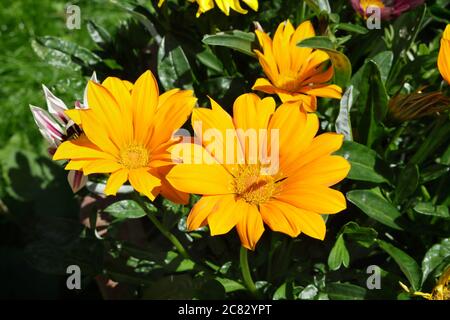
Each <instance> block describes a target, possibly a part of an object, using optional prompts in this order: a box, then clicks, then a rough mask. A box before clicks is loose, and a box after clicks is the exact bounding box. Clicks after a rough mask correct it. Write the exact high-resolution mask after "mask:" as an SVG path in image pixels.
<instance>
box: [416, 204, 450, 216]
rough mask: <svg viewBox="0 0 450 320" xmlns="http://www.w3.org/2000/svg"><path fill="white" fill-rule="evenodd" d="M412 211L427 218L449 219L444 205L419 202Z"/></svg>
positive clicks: (449, 214)
mask: <svg viewBox="0 0 450 320" xmlns="http://www.w3.org/2000/svg"><path fill="white" fill-rule="evenodd" d="M414 211H416V212H418V213H420V214H424V215H427V216H434V217H440V218H447V219H448V218H450V213H449V210H448V207H447V206H445V205H434V204H433V203H431V202H419V203H418V204H416V205H415V206H414Z"/></svg>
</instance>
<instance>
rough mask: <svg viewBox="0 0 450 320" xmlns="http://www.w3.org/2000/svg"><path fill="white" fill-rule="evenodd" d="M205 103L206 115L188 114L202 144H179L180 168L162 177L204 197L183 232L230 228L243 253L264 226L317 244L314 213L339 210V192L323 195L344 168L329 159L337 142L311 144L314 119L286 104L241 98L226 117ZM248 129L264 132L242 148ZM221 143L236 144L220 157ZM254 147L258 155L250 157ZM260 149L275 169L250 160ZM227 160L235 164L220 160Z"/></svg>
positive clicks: (325, 137)
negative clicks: (206, 227)
mask: <svg viewBox="0 0 450 320" xmlns="http://www.w3.org/2000/svg"><path fill="white" fill-rule="evenodd" d="M211 104H212V109H207V108H196V109H194V111H193V113H192V119H191V120H192V125H193V128H194V131H195V134H196V136H197V137H202V140H203V141H202V145H200V144H195V143H186V144H184V149H183V154H182V156H180V159H181V160H182V161H183V163H181V164H177V165H176V166H174V167H173V168H172V169H171V171H170V172H169V173H168V175H167V180H168V181H169V182H170V183H171V184H172V185H173V186H174V187H175V188H177V189H178V190H180V191H184V192H189V193H194V194H200V195H203V197H202V198H201V199H200V200H199V201H198V202H197V203H196V204H195V206H194V207H193V208H192V210H191V212H190V214H189V217H188V219H187V225H188V228H189V230H195V229H198V228H199V227H200V226H203V225H206V224H208V225H209V228H210V230H211V235H220V234H225V233H228V232H229V231H230V230H231V229H232V228H233V227H235V226H236V229H237V232H238V234H239V237H240V239H241V242H242V245H243V246H244V247H246V248H248V249H254V248H255V246H256V244H257V242H258V240H259V239H260V237H261V235H262V233H263V231H264V223H265V224H266V225H267V226H268V227H269V228H270V229H272V230H274V231H279V232H283V233H285V234H288V235H290V236H292V237H296V236H298V235H299V234H300V233H301V232H303V233H305V234H306V235H308V236H311V237H313V238H317V239H324V237H325V231H326V227H325V223H324V220H323V219H322V217H321V214H332V213H337V212H340V211H342V210H344V209H345V208H346V201H345V198H344V196H343V195H342V193H341V192H339V191H336V190H333V189H331V188H330V186H332V185H334V184H336V183H338V182H339V181H341V180H342V179H344V177H346V175H347V174H348V171H349V169H350V165H349V163H348V162H347V161H346V160H345V159H344V158H342V157H340V156H336V155H332V153H333V152H335V151H336V150H338V149H339V148H340V147H341V145H342V141H343V137H342V135H338V134H335V133H324V134H321V135H319V136H317V137H315V135H316V133H317V130H318V128H319V120H318V118H317V116H316V115H315V114H313V113H309V114H307V113H305V112H302V111H301V110H300V108H292V106H291V105H289V104H283V105H281V106H280V107H279V108H278V109H277V110H276V111H275V101H274V99H273V98H270V97H269V98H265V99H262V100H261V99H260V98H259V97H258V96H257V95H255V94H244V95H241V96H240V97H238V98H237V99H236V101H235V103H234V107H233V118H232V117H231V116H230V115H229V114H228V113H226V112H225V111H224V110H223V109H222V108H221V107H220V106H219V105H218V104H217V103H216V102H214V101H213V100H211ZM211 129H213V130H215V131H216V133H220V134H219V135H217V134H216V135H215V138H214V139H211V140H212V141H209V142H208V141H207V140H206V139H205V138H204V137H205V136H206V133H207V132H208V130H211ZM249 130H250V132H251V130H257V131H258V133H261V132H262V133H263V134H262V135H256V136H257V137H258V138H257V139H258V141H257V142H256V143H255V141H253V143H251V142H250V143H248V140H247V136H246V135H244V134H243V133H244V132H249ZM230 133H231V134H230ZM264 133H265V134H264ZM272 136H278V139H272ZM220 137H228V138H227V139H229V138H236V139H233V141H236V143H235V144H230V143H229V142H230V141H229V140H228V141H226V143H224V144H223V146H225V147H224V152H221V151H222V150H221V149H220V148H218V147H217V145H220V143H219V144H217V142H223V141H221V140H224V139H221V138H220ZM179 146H181V145H179ZM243 146H244V147H243ZM255 146H256V148H257V149H258V150H257V152H256V153H255V152H253V153H251V152H250V150H251V148H252V147H253V148H255ZM277 147H278V148H277ZM235 148H237V149H238V151H237V152H236V150H235ZM263 148H266V149H267V150H269V151H270V152H269V153H270V155H272V154H273V153H274V152H275V149H276V150H277V151H278V155H279V156H278V157H277V159H276V160H277V170H267V169H268V167H267V162H266V161H265V157H263V156H259V157H256V158H255V157H254V155H255V154H257V155H262V154H264V153H263V152H261V151H262V150H263ZM230 154H232V155H233V156H230V157H229V158H232V159H234V162H233V161H231V162H230V161H227V160H226V159H225V158H226V157H228V156H229V155H230ZM250 154H253V156H251V155H250ZM239 155H241V156H239ZM194 158H195V159H194ZM199 159H200V160H202V161H203V162H202V163H199V161H198V160H199ZM263 160H264V161H263ZM272 168H273V167H272Z"/></svg>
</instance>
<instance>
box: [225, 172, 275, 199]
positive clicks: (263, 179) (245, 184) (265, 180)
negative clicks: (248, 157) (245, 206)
mask: <svg viewBox="0 0 450 320" xmlns="http://www.w3.org/2000/svg"><path fill="white" fill-rule="evenodd" d="M260 168H261V167H260V166H259V165H244V166H241V167H239V168H238V169H237V172H236V175H235V178H234V185H233V187H234V192H235V193H236V194H237V195H238V197H239V198H241V199H243V200H245V201H246V202H247V203H249V204H254V205H259V204H261V203H264V202H266V201H267V200H269V199H270V197H272V195H273V194H274V193H275V191H276V190H277V181H276V179H275V178H274V176H271V175H263V174H262V172H261V170H260Z"/></svg>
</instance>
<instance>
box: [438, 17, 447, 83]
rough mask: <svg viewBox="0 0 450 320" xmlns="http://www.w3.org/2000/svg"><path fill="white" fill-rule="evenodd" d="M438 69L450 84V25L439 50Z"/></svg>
mask: <svg viewBox="0 0 450 320" xmlns="http://www.w3.org/2000/svg"><path fill="white" fill-rule="evenodd" d="M438 68H439V71H440V72H441V75H442V77H443V78H444V79H445V81H447V83H449V84H450V24H449V25H447V27H446V28H445V31H444V34H443V36H442V39H441V49H440V50H439V57H438Z"/></svg>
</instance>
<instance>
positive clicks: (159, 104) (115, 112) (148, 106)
mask: <svg viewBox="0 0 450 320" xmlns="http://www.w3.org/2000/svg"><path fill="white" fill-rule="evenodd" d="M87 99H88V105H89V109H85V110H71V111H70V112H67V113H68V115H69V117H70V118H71V119H72V120H73V121H74V122H76V123H78V124H80V125H81V126H82V128H83V131H84V136H82V137H81V138H79V139H77V140H72V141H66V142H64V143H62V144H61V145H60V146H59V147H58V149H57V151H56V153H55V155H54V157H53V159H54V160H62V159H65V160H70V162H69V163H68V164H67V166H66V169H67V170H83V172H84V174H85V175H89V174H93V173H111V176H110V177H109V179H108V182H107V184H106V189H105V193H106V194H107V195H115V194H116V192H117V190H118V189H119V187H120V186H122V185H123V184H124V183H125V182H127V181H129V182H130V184H131V185H132V186H133V187H134V188H135V190H137V191H138V192H141V193H143V194H145V195H146V196H147V197H148V198H150V199H151V200H153V199H154V198H155V197H156V196H157V195H158V194H159V193H162V194H163V195H164V196H165V197H167V198H169V199H170V200H172V201H175V202H178V203H186V202H187V201H188V196H187V195H186V194H183V193H181V192H179V191H177V190H175V189H173V188H172V187H171V186H170V184H169V183H167V181H166V179H165V174H166V173H167V171H168V170H169V169H170V166H171V165H173V163H172V162H171V158H170V154H169V152H168V150H167V149H168V148H169V147H170V146H172V145H173V144H175V143H177V141H175V140H174V139H172V134H173V133H174V131H175V130H177V129H178V128H180V127H181V126H182V125H183V124H184V123H185V122H186V120H187V119H188V117H189V115H190V113H191V112H192V109H193V107H194V105H195V103H196V99H195V98H194V97H193V92H192V91H190V90H179V89H173V90H170V91H168V92H166V93H163V94H162V95H159V90H158V84H157V82H156V80H155V78H154V77H153V74H152V73H151V72H150V71H146V72H145V73H144V74H142V75H141V76H140V77H139V79H138V80H137V81H136V83H135V84H134V85H132V84H131V83H129V82H128V81H122V80H120V79H118V78H114V77H109V78H107V79H106V80H105V81H104V82H103V83H102V84H98V83H95V82H93V81H90V82H89V84H88V90H87Z"/></svg>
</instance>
